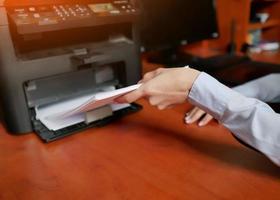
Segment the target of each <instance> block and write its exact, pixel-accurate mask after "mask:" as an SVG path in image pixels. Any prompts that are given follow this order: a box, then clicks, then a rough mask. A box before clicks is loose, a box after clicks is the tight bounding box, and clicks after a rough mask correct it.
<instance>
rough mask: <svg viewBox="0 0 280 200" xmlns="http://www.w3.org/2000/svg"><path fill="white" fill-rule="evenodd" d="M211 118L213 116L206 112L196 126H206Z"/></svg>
mask: <svg viewBox="0 0 280 200" xmlns="http://www.w3.org/2000/svg"><path fill="white" fill-rule="evenodd" d="M212 119H213V117H212V116H211V115H209V114H206V115H205V116H204V117H203V118H202V119H201V120H200V121H199V123H198V126H206V125H207V124H208V123H209V122H210V121H211V120H212Z"/></svg>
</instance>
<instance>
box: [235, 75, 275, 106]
mask: <svg viewBox="0 0 280 200" xmlns="http://www.w3.org/2000/svg"><path fill="white" fill-rule="evenodd" d="M279 85H280V74H271V75H268V76H264V77H261V78H259V79H256V80H253V81H250V82H248V83H245V84H243V85H240V86H237V87H234V88H233V89H234V90H235V91H237V92H239V93H241V94H243V95H244V96H246V97H252V98H256V99H259V100H261V101H264V102H270V103H276V102H280V87H279Z"/></svg>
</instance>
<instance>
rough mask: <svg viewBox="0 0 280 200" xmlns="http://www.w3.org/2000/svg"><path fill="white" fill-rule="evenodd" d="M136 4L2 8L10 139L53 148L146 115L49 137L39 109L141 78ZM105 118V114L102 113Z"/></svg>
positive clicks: (38, 0) (76, 1)
mask: <svg viewBox="0 0 280 200" xmlns="http://www.w3.org/2000/svg"><path fill="white" fill-rule="evenodd" d="M139 15H140V8H139V5H138V2H137V1H136V0H71V1H70V0H68V1H67V0H21V1H18V0H0V92H1V94H0V99H1V108H2V109H1V110H2V112H1V113H2V114H1V115H2V118H3V121H4V124H5V125H6V127H7V129H8V131H9V132H11V133H14V134H24V133H29V132H36V133H37V134H38V135H39V136H40V137H41V138H42V139H43V140H44V141H46V142H49V141H53V140H56V139H58V138H61V137H64V136H66V135H69V134H72V133H74V132H77V131H80V130H82V129H85V128H88V127H92V126H97V125H103V124H106V123H108V122H110V121H111V120H113V119H115V118H118V117H120V116H123V115H126V114H127V113H131V112H135V111H137V110H139V109H140V108H141V106H139V105H137V104H131V105H130V106H128V107H125V108H122V109H120V110H114V111H113V114H112V115H110V116H109V115H108V116H107V115H104V116H103V115H101V116H103V118H98V119H96V121H90V123H86V122H80V123H78V124H75V125H71V126H68V127H64V128H62V129H60V130H56V131H53V130H49V129H48V128H47V127H46V126H44V124H43V123H41V122H40V120H38V118H37V117H36V108H38V107H42V106H45V105H50V104H54V103H56V102H61V101H63V100H67V99H72V98H78V97H79V96H84V95H87V94H91V93H94V92H98V91H102V88H108V87H115V88H122V87H125V86H129V85H132V84H135V83H137V81H138V80H139V79H140V76H141V62H140V47H139V39H138V31H137V20H138V17H139ZM105 110H106V109H105Z"/></svg>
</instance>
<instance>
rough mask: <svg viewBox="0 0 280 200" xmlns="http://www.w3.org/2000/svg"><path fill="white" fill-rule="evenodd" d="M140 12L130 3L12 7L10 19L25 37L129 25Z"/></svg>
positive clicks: (126, 1) (10, 8)
mask: <svg viewBox="0 0 280 200" xmlns="http://www.w3.org/2000/svg"><path fill="white" fill-rule="evenodd" d="M138 14H139V10H138V9H137V8H136V6H134V5H133V4H131V3H130V1H128V0H124V1H122V0H121V1H113V2H110V3H96V4H94V3H92V4H84V3H76V4H55V5H37V6H23V7H9V9H8V15H9V16H10V18H11V19H12V20H13V22H14V23H15V24H16V26H17V28H18V31H19V32H20V33H22V34H24V33H33V32H42V31H53V30H60V29H65V28H79V27H85V26H94V25H103V24H106V23H108V20H110V21H111V22H110V23H114V22H115V23H120V22H126V21H127V22H129V21H131V20H133V17H135V16H137V15H138Z"/></svg>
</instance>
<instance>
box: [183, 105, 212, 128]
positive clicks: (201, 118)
mask: <svg viewBox="0 0 280 200" xmlns="http://www.w3.org/2000/svg"><path fill="white" fill-rule="evenodd" d="M212 119H213V117H212V115H210V114H208V113H206V112H205V111H203V110H201V109H200V108H198V107H195V108H193V109H192V110H191V111H190V112H188V113H187V114H186V117H185V122H186V124H192V123H194V122H198V126H206V125H207V124H208V123H209V122H210V121H211V120H212Z"/></svg>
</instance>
